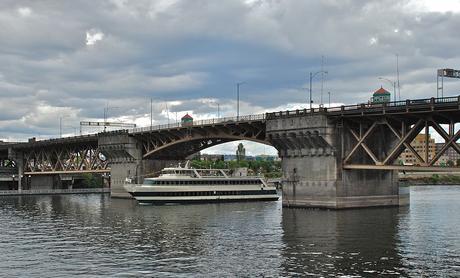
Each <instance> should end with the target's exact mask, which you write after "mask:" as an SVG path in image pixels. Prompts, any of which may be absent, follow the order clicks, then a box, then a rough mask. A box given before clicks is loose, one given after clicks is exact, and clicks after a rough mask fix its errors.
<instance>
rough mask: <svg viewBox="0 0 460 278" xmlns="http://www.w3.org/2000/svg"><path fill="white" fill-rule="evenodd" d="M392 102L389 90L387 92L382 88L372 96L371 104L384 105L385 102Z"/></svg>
mask: <svg viewBox="0 0 460 278" xmlns="http://www.w3.org/2000/svg"><path fill="white" fill-rule="evenodd" d="M390 100H391V94H390V92H388V91H387V90H385V89H384V88H383V87H380V89H378V90H377V91H375V92H374V94H373V95H372V99H371V102H372V103H384V102H390Z"/></svg>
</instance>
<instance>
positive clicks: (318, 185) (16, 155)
mask: <svg viewBox="0 0 460 278" xmlns="http://www.w3.org/2000/svg"><path fill="white" fill-rule="evenodd" d="M459 121H460V97H446V98H430V99H417V100H406V101H396V102H388V103H382V104H367V103H366V104H356V105H348V106H340V107H332V108H323V107H320V108H314V109H303V110H294V111H280V112H271V113H265V114H260V115H249V116H241V117H238V118H236V117H231V118H218V119H209V120H202V121H194V122H193V123H191V124H181V123H174V124H168V125H160V126H149V127H144V128H135V129H130V130H118V131H112V132H102V133H98V134H91V135H85V136H76V137H67V138H59V139H50V140H42V141H36V140H33V139H32V140H29V142H24V143H11V144H0V161H4V162H5V163H6V164H4V165H9V166H8V167H10V168H8V169H9V170H11V169H14V170H15V171H16V173H17V184H18V186H17V187H18V189H20V188H21V187H22V186H23V184H24V181H23V180H24V179H26V180H32V184H39V183H43V182H45V181H46V180H45V179H48V180H49V179H51V178H50V177H55V176H57V175H59V176H61V177H62V176H63V175H72V174H81V173H107V175H108V174H109V173H110V176H111V185H112V187H111V190H112V191H111V194H112V196H113V197H127V194H126V192H125V191H124V189H123V187H122V186H123V183H124V180H125V179H126V177H134V178H135V179H136V180H137V182H142V181H143V178H144V176H145V175H147V174H149V173H152V172H156V171H158V170H160V169H161V168H163V167H165V166H167V165H169V164H170V163H175V162H177V161H180V160H184V159H186V158H187V157H188V156H190V155H192V154H194V153H196V152H199V151H201V150H204V149H206V148H209V147H211V146H215V145H218V144H222V143H226V142H230V141H235V140H249V141H254V142H258V143H262V144H267V145H271V146H274V147H275V148H276V149H277V150H278V153H279V156H280V157H281V159H282V169H283V180H282V183H283V205H284V206H294V207H324V208H348V207H368V206H392V205H400V204H402V203H404V202H406V201H407V200H404V199H403V198H400V197H401V196H399V186H398V176H397V173H398V171H401V170H410V171H453V170H457V169H454V168H449V167H439V166H436V162H437V161H438V160H439V159H440V158H441V156H442V155H443V154H444V153H445V152H446V151H447V150H448V149H449V148H453V149H454V150H455V151H456V152H458V153H460V146H458V144H457V143H456V142H457V140H458V139H459V138H460V131H456V130H455V124H456V123H458V122H459ZM445 126H446V127H448V128H447V129H445V128H444V127H445ZM430 130H435V131H436V133H437V134H439V135H440V136H441V137H442V138H443V139H444V140H445V143H444V144H443V146H442V147H441V148H440V150H439V151H438V152H437V153H436V154H435V155H434V156H432V155H430V154H429V153H428V150H429V148H428V141H429V140H428V138H429V136H430V135H429V133H430ZM421 132H423V133H424V134H425V136H426V137H425V142H426V148H425V150H426V151H425V152H424V153H421V152H420V151H418V150H415V149H414V148H413V147H412V146H411V142H412V141H413V140H414V138H415V137H416V136H417V135H418V134H420V133H421ZM405 150H407V151H408V152H410V153H412V154H413V155H414V157H415V158H416V159H417V161H418V163H416V165H401V164H400V163H399V161H398V157H399V156H400V155H401V154H402V153H403V152H404V151H405ZM8 163H9V164H8ZM34 181H35V182H34ZM51 182H52V181H51ZM29 183H30V181H29Z"/></svg>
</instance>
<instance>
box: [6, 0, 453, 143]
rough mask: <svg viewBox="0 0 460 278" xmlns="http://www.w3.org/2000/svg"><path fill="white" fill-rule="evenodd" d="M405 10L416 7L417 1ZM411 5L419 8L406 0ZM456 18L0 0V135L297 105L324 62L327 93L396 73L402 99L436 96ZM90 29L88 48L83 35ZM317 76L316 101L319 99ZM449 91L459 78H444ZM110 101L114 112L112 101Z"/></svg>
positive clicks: (362, 91) (390, 9)
mask: <svg viewBox="0 0 460 278" xmlns="http://www.w3.org/2000/svg"><path fill="white" fill-rule="evenodd" d="M414 5H415V6H414ZM414 7H415V8H414ZM459 23H460V15H459V13H457V12H446V13H440V12H431V11H427V10H423V9H421V8H419V7H418V6H417V3H416V2H414V1H396V0H386V1H351V0H347V1H336V0H327V1H300V0H294V1H283V0H259V1H243V0H241V1H238V0H223V1H210V0H197V1H180V0H169V1H166V0H157V1H153V0H152V1H147V0H142V1H132V2H128V1H118V0H105V1H89V0H78V1H26V0H23V1H13V0H7V1H2V2H1V3H0V25H1V26H2V28H1V29H0V40H1V41H2V44H0V99H1V102H0V138H3V139H26V138H28V137H31V136H34V135H36V134H40V136H43V137H52V136H56V134H58V130H57V128H58V119H59V117H65V120H64V121H65V123H66V132H67V133H69V134H70V133H72V132H74V131H73V130H74V127H76V126H78V124H79V121H81V120H101V119H102V118H103V111H104V107H105V106H106V105H107V103H109V107H113V109H110V113H109V117H110V119H111V120H125V121H131V122H136V123H138V124H149V123H150V119H149V117H150V115H149V113H150V99H151V98H152V99H153V100H154V114H155V116H154V119H155V123H165V122H167V121H168V119H167V113H166V110H165V103H166V102H168V103H169V108H170V111H171V113H170V115H169V117H170V121H171V120H175V112H178V114H179V117H180V115H181V114H183V113H185V112H190V113H192V114H194V116H195V117H196V118H205V117H212V116H216V114H217V109H216V107H217V103H219V105H220V107H221V115H224V116H231V115H234V114H235V106H236V103H235V83H236V82H239V81H246V82H247V83H246V84H245V85H243V86H242V88H241V112H242V114H246V113H255V112H257V113H259V112H263V111H265V110H270V109H282V108H287V107H294V106H295V107H297V106H302V105H306V103H307V98H308V94H307V91H305V90H301V88H305V87H308V86H309V84H308V78H307V75H308V73H309V72H310V71H313V72H315V71H318V70H319V69H320V67H321V56H322V55H323V56H324V57H325V68H326V69H327V70H328V72H329V74H328V75H327V76H326V78H325V83H324V90H323V100H325V95H326V93H327V92H328V91H330V92H331V94H332V98H333V102H334V103H358V102H365V101H367V99H368V98H369V97H370V94H371V92H372V91H373V90H375V89H376V88H378V87H380V85H383V86H384V87H387V88H388V89H391V88H389V87H390V86H389V85H388V84H386V83H382V82H381V81H380V80H378V77H379V76H382V77H386V78H390V79H394V78H395V54H396V53H398V54H399V58H400V59H399V61H400V71H401V85H402V88H401V93H402V98H415V97H430V96H432V95H434V94H435V92H436V89H435V88H436V87H435V86H436V85H435V81H436V80H435V70H436V69H437V68H442V67H453V68H456V67H458V66H457V65H458V64H459V62H460V55H459V54H458V51H457V46H458V45H459V43H460V38H459V37H458V36H456V35H455V34H456V32H457V29H458V25H459ZM88 33H89V34H90V35H91V36H93V35H94V34H96V33H97V34H99V33H100V36H99V35H98V36H99V37H98V38H99V39H98V40H93V41H91V43H90V44H87V34H88ZM319 81H320V80H319V79H318V78H315V80H314V84H313V88H314V92H313V95H314V100H315V103H318V102H319V98H320V82H319ZM445 88H446V94H451V95H453V94H458V92H459V90H460V83H458V82H455V81H448V82H446V86H445ZM114 107H118V108H114Z"/></svg>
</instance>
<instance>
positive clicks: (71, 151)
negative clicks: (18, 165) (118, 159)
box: [24, 146, 108, 174]
mask: <svg viewBox="0 0 460 278" xmlns="http://www.w3.org/2000/svg"><path fill="white" fill-rule="evenodd" d="M24 159H25V165H24V167H25V168H24V169H25V173H26V174H37V173H49V172H53V173H59V172H65V173H69V172H72V173H75V172H79V173H84V172H92V173H94V172H107V171H108V170H107V169H108V168H107V161H106V159H105V157H104V156H102V154H101V153H100V151H99V149H98V148H93V147H92V146H78V147H70V146H59V147H54V148H39V149H32V150H31V151H30V152H26V153H24Z"/></svg>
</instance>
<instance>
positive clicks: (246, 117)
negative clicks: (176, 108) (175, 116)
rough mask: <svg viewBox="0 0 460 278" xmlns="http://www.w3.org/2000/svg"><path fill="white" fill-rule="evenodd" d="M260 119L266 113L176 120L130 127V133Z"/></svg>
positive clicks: (263, 118)
mask: <svg viewBox="0 0 460 278" xmlns="http://www.w3.org/2000/svg"><path fill="white" fill-rule="evenodd" d="M260 120H265V114H255V115H244V116H239V117H224V118H213V119H207V120H198V121H193V122H191V123H185V124H183V123H181V122H175V123H170V124H162V125H155V126H147V127H139V128H132V129H129V133H139V132H148V131H152V130H160V129H170V128H179V127H189V126H203V125H213V124H221V123H237V122H247V121H260Z"/></svg>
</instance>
